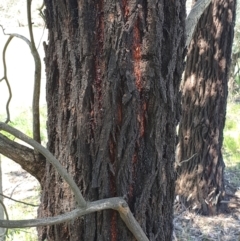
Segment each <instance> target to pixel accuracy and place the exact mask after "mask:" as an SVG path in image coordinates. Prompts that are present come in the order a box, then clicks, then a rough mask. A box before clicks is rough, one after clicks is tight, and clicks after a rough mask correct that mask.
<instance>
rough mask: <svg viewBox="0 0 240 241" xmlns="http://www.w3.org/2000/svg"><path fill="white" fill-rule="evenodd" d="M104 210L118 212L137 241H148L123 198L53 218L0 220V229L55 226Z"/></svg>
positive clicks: (93, 204)
mask: <svg viewBox="0 0 240 241" xmlns="http://www.w3.org/2000/svg"><path fill="white" fill-rule="evenodd" d="M106 209H113V210H116V211H118V212H119V214H120V216H121V218H122V220H123V221H124V223H125V224H126V226H127V227H128V228H129V230H130V231H131V232H132V234H133V235H134V236H135V238H136V239H137V240H138V241H149V239H148V238H147V236H146V235H145V233H144V232H143V230H142V228H141V227H140V225H139V223H138V222H137V221H136V219H135V218H134V217H133V215H132V212H131V211H130V209H129V207H128V204H127V203H126V201H125V200H124V199H123V198H119V197H115V198H108V199H103V200H98V201H94V202H89V203H87V206H86V208H84V209H83V208H77V209H75V210H73V211H71V212H68V213H66V214H62V215H58V216H55V217H48V218H43V219H30V220H16V221H6V220H0V226H1V227H9V228H26V227H38V226H45V225H56V224H59V223H63V222H67V221H70V220H73V219H75V218H77V217H80V216H83V215H86V214H89V213H93V212H98V211H102V210H106Z"/></svg>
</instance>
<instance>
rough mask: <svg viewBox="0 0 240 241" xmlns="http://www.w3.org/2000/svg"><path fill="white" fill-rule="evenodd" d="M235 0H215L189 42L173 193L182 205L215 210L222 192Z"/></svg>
mask: <svg viewBox="0 0 240 241" xmlns="http://www.w3.org/2000/svg"><path fill="white" fill-rule="evenodd" d="M235 8H236V1H235V0H227V1H225V0H214V1H212V3H211V4H210V6H209V7H208V9H207V10H206V11H205V12H204V14H203V16H202V17H201V19H200V21H199V23H198V26H197V29H196V31H195V34H194V37H193V40H192V42H191V44H190V47H189V51H188V56H187V62H186V68H185V76H184V80H183V84H182V118H181V121H180V125H179V144H178V147H177V152H176V158H177V165H178V166H177V175H178V178H177V182H176V194H178V195H179V197H180V200H181V201H183V202H184V203H185V205H186V206H187V207H190V208H193V209H196V210H197V211H198V212H200V213H202V214H214V213H216V212H217V211H218V210H219V208H220V206H221V205H220V202H221V200H222V199H223V198H224V192H225V191H224V179H223V172H224V162H223V157H222V152H221V148H222V143H223V128H224V123H225V116H226V103H227V94H228V87H227V86H228V85H227V82H228V75H229V69H230V62H231V46H232V42H233V31H234V21H235Z"/></svg>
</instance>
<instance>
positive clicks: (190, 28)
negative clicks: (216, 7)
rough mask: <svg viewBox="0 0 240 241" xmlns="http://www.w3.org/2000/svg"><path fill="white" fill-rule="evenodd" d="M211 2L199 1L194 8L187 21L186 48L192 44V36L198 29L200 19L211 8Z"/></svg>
mask: <svg viewBox="0 0 240 241" xmlns="http://www.w3.org/2000/svg"><path fill="white" fill-rule="evenodd" d="M210 3H211V0H199V1H197V2H196V3H195V5H194V6H193V7H192V9H191V11H190V13H189V15H188V17H187V19H186V47H188V45H189V44H190V41H191V39H192V35H193V33H194V30H195V28H196V25H197V23H198V20H199V18H200V17H201V15H202V14H203V12H204V11H205V9H206V8H207V7H208V6H209V4H210Z"/></svg>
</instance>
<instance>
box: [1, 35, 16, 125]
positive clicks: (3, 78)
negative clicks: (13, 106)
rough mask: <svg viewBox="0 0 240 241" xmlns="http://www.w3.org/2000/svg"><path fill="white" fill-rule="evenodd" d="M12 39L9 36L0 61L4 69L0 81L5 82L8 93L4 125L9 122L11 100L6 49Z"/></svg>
mask: <svg viewBox="0 0 240 241" xmlns="http://www.w3.org/2000/svg"><path fill="white" fill-rule="evenodd" d="M12 39H13V36H9V38H8V40H7V42H6V43H5V45H4V49H3V54H2V60H3V68H4V76H3V77H2V79H1V80H0V81H2V80H5V82H6V84H7V87H8V93H9V97H8V100H7V103H6V112H7V119H6V121H5V123H8V122H9V121H10V111H9V105H10V102H11V99H12V90H11V85H10V83H9V81H8V76H7V65H6V50H7V47H8V45H9V43H10V42H11V40H12Z"/></svg>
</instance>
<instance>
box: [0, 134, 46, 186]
mask: <svg viewBox="0 0 240 241" xmlns="http://www.w3.org/2000/svg"><path fill="white" fill-rule="evenodd" d="M0 153H1V154H3V155H4V156H6V157H8V158H9V159H11V160H13V161H15V162H16V163H18V164H19V165H20V166H21V167H22V168H23V169H24V170H25V171H27V172H28V173H30V174H31V175H32V176H34V177H35V178H36V179H37V180H38V181H39V182H40V183H41V182H42V179H43V177H44V175H45V164H46V161H45V160H43V159H40V158H36V155H35V153H34V150H33V149H31V148H29V147H26V146H24V145H21V144H19V143H17V142H15V141H12V140H10V139H9V138H7V137H6V136H4V135H2V134H1V133H0Z"/></svg>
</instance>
